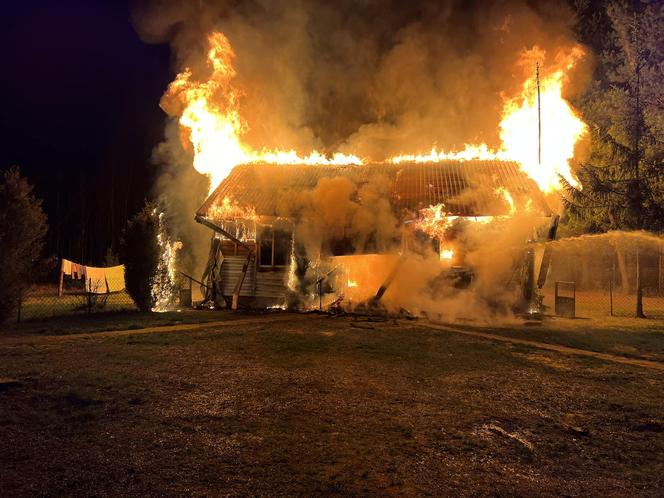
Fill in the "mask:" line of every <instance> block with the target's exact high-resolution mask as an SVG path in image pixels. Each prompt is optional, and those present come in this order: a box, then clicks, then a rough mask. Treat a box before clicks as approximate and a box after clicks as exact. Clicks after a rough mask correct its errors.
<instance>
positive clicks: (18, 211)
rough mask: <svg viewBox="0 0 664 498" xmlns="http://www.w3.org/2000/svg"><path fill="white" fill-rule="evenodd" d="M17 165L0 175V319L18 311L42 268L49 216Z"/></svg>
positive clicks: (6, 318) (3, 320)
mask: <svg viewBox="0 0 664 498" xmlns="http://www.w3.org/2000/svg"><path fill="white" fill-rule="evenodd" d="M32 190H33V187H32V185H30V184H29V183H28V181H27V180H26V179H25V178H23V177H22V176H21V172H20V170H19V169H18V168H17V167H13V168H11V169H9V170H6V171H3V172H2V174H1V175H0V322H5V321H7V320H8V319H9V318H10V317H11V316H12V315H13V313H14V312H15V311H16V306H17V305H18V301H19V299H20V298H21V297H22V296H23V294H24V293H25V291H26V290H27V289H28V287H29V286H30V283H31V281H32V279H33V278H34V276H35V275H36V273H37V272H38V268H39V263H40V261H39V258H40V256H41V251H42V249H43V247H44V236H45V235H46V230H47V225H46V215H45V214H44V211H43V210H42V203H41V200H40V199H38V198H37V197H35V196H34V195H33V193H32Z"/></svg>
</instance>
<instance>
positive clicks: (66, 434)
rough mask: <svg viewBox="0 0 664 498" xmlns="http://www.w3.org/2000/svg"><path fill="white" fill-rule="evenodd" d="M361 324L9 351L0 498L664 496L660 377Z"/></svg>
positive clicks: (313, 322) (1, 413)
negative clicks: (119, 497)
mask: <svg viewBox="0 0 664 498" xmlns="http://www.w3.org/2000/svg"><path fill="white" fill-rule="evenodd" d="M217 318H219V317H217ZM362 325H363V326H364V327H366V328H357V327H352V326H351V323H350V322H349V320H347V319H341V318H315V317H298V318H294V319H293V320H292V321H289V322H287V323H283V322H282V323H278V324H277V323H272V324H271V323H269V322H268V321H266V322H265V323H264V324H258V325H246V324H245V325H238V326H237V327H233V326H231V327H226V328H224V329H223V331H221V330H220V331H215V330H201V331H196V332H186V333H184V332H183V333H169V334H150V335H142V336H138V335H131V336H123V337H115V338H97V339H86V340H84V341H83V340H81V341H74V342H68V343H44V344H43V345H38V346H12V347H8V346H4V347H3V346H0V364H1V365H2V371H0V374H1V375H6V376H10V377H14V378H16V379H18V380H19V381H20V386H14V387H9V388H7V389H6V390H5V391H4V392H0V398H1V401H0V425H1V428H2V430H0V446H1V447H2V451H3V458H2V460H3V465H2V466H0V494H2V495H3V496H34V495H42V494H49V495H66V496H81V495H86V496H88V495H127V496H163V495H196V496H202V495H207V496H210V495H212V496H216V495H240V494H242V495H247V494H253V495H255V494H260V495H280V496H283V495H287V496H293V495H322V494H325V495H327V494H344V495H348V494H350V495H422V494H430V495H492V496H495V495H510V496H511V495H522V496H537V495H560V494H568V495H600V494H602V495H608V496H624V495H627V494H631V495H643V496H648V495H651V496H656V495H658V494H659V491H660V490H661V489H662V486H663V485H664V482H663V478H662V476H663V475H664V474H663V472H662V471H663V470H664V457H663V455H664V432H663V431H664V422H663V420H664V406H663V404H662V401H661V400H662V399H663V394H664V389H663V380H664V379H663V378H662V375H661V374H658V373H656V372H653V371H650V370H646V369H639V368H632V367H627V366H622V365H616V364H608V363H604V362H601V361H598V360H594V359H583V358H576V357H569V356H566V357H563V356H559V355H557V354H555V353H550V352H543V351H539V350H534V349H531V348H527V347H523V346H518V347H517V346H511V345H509V344H504V343H494V342H490V341H484V340H480V339H473V338H469V337H464V336H461V335H457V334H450V333H445V332H441V331H435V330H430V329H426V328H423V327H421V326H419V325H418V324H417V323H412V324H406V325H403V324H399V325H396V324H394V323H393V322H381V323H373V322H369V323H364V324H362ZM512 332H513V333H515V334H521V333H522V332H523V331H522V330H521V329H512ZM568 332H569V331H568ZM503 333H508V332H507V331H506V330H503ZM529 333H530V332H529ZM548 333H549V334H550V335H551V337H553V336H554V335H555V334H554V332H552V331H549V332H548ZM659 337H660V338H661V335H660V336H659ZM659 344H660V346H659V347H660V348H661V347H662V346H663V344H664V341H662V340H661V339H659ZM607 347H608V346H607ZM650 347H652V348H654V347H655V346H653V345H652V344H651V345H650Z"/></svg>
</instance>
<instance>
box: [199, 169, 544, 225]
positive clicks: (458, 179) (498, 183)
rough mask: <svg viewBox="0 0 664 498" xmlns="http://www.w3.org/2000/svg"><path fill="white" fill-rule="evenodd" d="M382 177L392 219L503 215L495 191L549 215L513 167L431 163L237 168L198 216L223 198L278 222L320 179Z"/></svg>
mask: <svg viewBox="0 0 664 498" xmlns="http://www.w3.org/2000/svg"><path fill="white" fill-rule="evenodd" d="M379 176H382V177H385V178H386V179H387V181H389V182H390V183H391V184H392V186H393V188H392V195H391V199H390V201H391V204H392V206H393V208H394V211H395V213H403V212H404V210H407V211H410V212H416V211H417V210H419V209H422V208H426V207H429V206H434V205H437V204H441V203H442V204H444V205H445V211H446V212H447V213H448V214H451V215H457V216H482V215H501V214H506V204H505V202H504V201H501V199H500V198H499V197H498V196H497V195H496V189H498V188H499V187H503V188H505V189H506V190H507V191H509V193H510V195H511V196H512V197H513V198H514V200H515V201H516V202H517V203H519V202H520V201H523V200H524V199H532V201H533V205H534V207H535V209H536V210H537V211H540V212H541V213H542V214H549V209H548V207H547V206H546V203H545V202H544V199H543V196H542V194H541V192H540V190H539V189H538V187H537V184H536V183H535V182H534V181H533V180H532V179H530V178H529V177H528V176H527V175H525V174H524V173H523V172H522V171H521V170H520V169H519V166H518V164H517V163H515V162H506V161H480V160H476V161H451V160H450V161H440V162H435V163H434V162H431V163H405V162H404V163H399V164H392V163H371V164H365V165H361V166H355V165H344V166H327V165H325V166H323V165H321V166H318V165H317V166H307V165H275V164H266V163H250V164H241V165H238V166H236V167H235V168H233V170H232V171H231V173H230V175H229V176H228V177H227V178H226V179H225V180H224V181H222V182H221V184H220V185H219V186H218V187H217V188H216V190H215V191H214V192H213V193H212V194H211V195H210V197H209V198H208V199H207V200H206V201H205V203H204V204H203V205H202V206H201V208H200V209H199V210H198V212H197V214H198V215H200V216H203V217H207V218H214V215H213V213H214V206H215V205H218V204H219V203H221V202H222V201H223V200H224V199H225V198H228V199H230V200H231V201H232V202H233V204H234V205H237V206H238V207H240V208H253V209H254V210H255V212H256V214H257V215H261V216H277V215H278V212H277V204H278V202H279V201H280V200H281V201H283V197H284V194H286V195H287V194H288V193H289V192H297V191H306V190H313V189H314V188H316V186H317V185H318V182H319V181H320V180H321V179H322V178H334V177H345V178H348V179H349V180H351V181H352V182H353V183H355V184H356V185H357V186H358V187H359V186H361V185H363V184H366V183H368V182H369V181H370V180H372V179H374V178H376V177H379Z"/></svg>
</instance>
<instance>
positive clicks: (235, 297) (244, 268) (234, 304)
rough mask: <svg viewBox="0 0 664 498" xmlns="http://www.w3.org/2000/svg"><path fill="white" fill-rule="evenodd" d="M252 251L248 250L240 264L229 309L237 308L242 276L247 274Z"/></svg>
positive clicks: (242, 280) (242, 281)
mask: <svg viewBox="0 0 664 498" xmlns="http://www.w3.org/2000/svg"><path fill="white" fill-rule="evenodd" d="M253 254H254V252H253V251H252V250H249V254H247V259H246V260H245V261H244V265H242V273H240V278H239V279H238V281H237V284H235V290H234V291H233V301H232V303H231V309H232V310H233V311H235V310H237V306H238V302H239V300H240V291H241V290H242V284H243V283H244V278H245V277H246V276H247V270H248V269H249V263H251V258H252V256H253Z"/></svg>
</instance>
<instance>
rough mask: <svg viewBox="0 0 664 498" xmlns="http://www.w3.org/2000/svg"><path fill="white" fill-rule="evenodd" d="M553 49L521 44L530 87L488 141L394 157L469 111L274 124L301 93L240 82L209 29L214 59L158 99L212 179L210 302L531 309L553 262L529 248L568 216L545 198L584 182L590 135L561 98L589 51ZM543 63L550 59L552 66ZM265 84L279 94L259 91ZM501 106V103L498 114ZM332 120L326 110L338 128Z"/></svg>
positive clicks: (512, 97)
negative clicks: (346, 131) (581, 172)
mask: <svg viewBox="0 0 664 498" xmlns="http://www.w3.org/2000/svg"><path fill="white" fill-rule="evenodd" d="M245 49H246V47H245ZM520 50H521V49H520ZM545 52H546V51H545V50H542V49H541V48H539V47H537V46H535V45H533V47H532V49H531V50H526V51H524V52H522V53H520V54H518V55H517V54H515V57H514V64H515V67H518V68H519V70H518V71H516V72H515V73H514V74H512V72H510V74H511V76H510V78H512V77H518V76H515V75H517V74H523V77H524V81H523V82H522V84H514V83H515V82H514V81H513V82H512V83H513V84H512V86H511V89H510V90H509V93H504V92H503V90H502V89H497V90H496V91H495V92H493V95H495V97H497V98H499V99H500V100H501V104H502V114H501V115H500V116H494V117H495V118H496V119H498V120H499V122H496V128H495V136H493V137H490V140H491V141H492V143H493V148H491V147H489V146H487V145H486V144H484V143H481V144H477V145H470V144H466V145H465V149H464V150H460V151H457V152H445V151H443V150H440V149H436V148H433V149H431V152H429V153H419V154H413V155H410V154H408V155H401V156H394V155H393V154H395V153H396V152H400V151H403V150H405V151H413V150H414V151H421V150H422V147H423V146H422V143H423V141H426V142H427V143H429V144H431V143H437V140H439V139H440V140H445V141H446V142H447V141H448V140H446V134H450V133H451V134H455V132H456V131H457V130H455V129H454V128H455V127H457V126H458V127H459V128H468V127H470V126H473V123H472V120H470V119H469V120H468V123H465V122H463V120H465V117H466V116H467V115H466V114H464V113H465V111H463V112H461V111H460V112H457V113H453V118H450V119H449V120H447V121H445V122H444V123H439V125H440V126H434V127H427V126H425V124H426V123H429V122H430V121H427V120H426V119H425V118H426V116H427V115H428V114H429V113H430V112H434V113H435V111H433V109H435V108H432V109H431V110H429V109H428V108H427V109H425V110H424V111H422V112H421V113H420V114H422V113H423V118H424V119H423V121H422V122H423V124H422V126H423V128H422V129H420V126H415V127H408V126H405V124H407V123H411V124H412V121H413V120H414V121H415V122H418V118H417V116H418V115H419V114H418V113H417V112H414V113H410V112H409V110H408V109H406V111H407V112H405V114H404V119H405V118H406V117H407V118H408V119H405V121H404V122H403V123H404V126H405V127H404V126H396V125H395V123H398V122H399V120H398V119H396V121H395V118H394V116H392V119H386V118H385V116H383V112H382V111H383V108H382V107H381V108H378V109H376V112H377V114H376V116H375V119H373V120H369V122H366V123H365V122H363V121H362V122H361V123H359V124H358V128H357V129H356V130H355V132H353V133H351V134H350V135H348V136H345V138H343V137H341V138H340V139H339V137H338V139H336V140H334V141H333V142H331V143H330V142H327V141H326V140H323V139H321V137H317V136H316V132H315V130H314V128H312V127H311V126H310V124H311V123H309V121H308V120H305V121H304V122H302V123H300V124H299V125H298V126H296V127H294V128H293V127H292V126H291V124H290V121H288V120H287V121H288V123H282V122H281V121H280V120H279V119H277V120H276V122H275V121H273V120H272V118H274V117H277V118H280V117H282V116H283V115H284V110H285V109H286V110H292V109H293V106H292V105H291V101H292V99H293V98H294V97H297V98H296V99H295V100H298V99H299V98H300V97H302V96H303V95H304V94H303V93H302V92H303V91H304V90H303V88H304V87H303V88H300V87H298V91H297V92H295V93H293V94H289V95H288V98H287V99H285V100H284V99H282V98H280V97H276V96H275V95H281V93H280V92H281V91H282V90H283V88H282V86H281V85H282V84H283V81H284V80H283V79H279V78H275V79H271V78H268V79H267V81H263V80H262V79H261V78H260V77H253V78H250V79H248V80H247V79H245V78H241V77H239V75H240V73H239V72H236V70H235V68H234V66H233V63H234V59H235V52H234V50H233V48H232V46H231V42H230V40H229V39H228V38H227V37H226V36H225V35H224V34H223V33H221V32H219V31H214V32H211V33H209V34H208V36H207V52H206V53H205V59H200V60H197V63H196V64H195V65H193V66H191V67H185V68H184V69H183V70H182V71H181V72H180V73H179V74H178V75H177V77H176V78H175V80H174V81H173V82H172V83H171V84H170V85H169V88H168V90H167V91H166V93H165V94H164V96H163V98H162V101H161V106H162V108H163V109H164V110H165V111H166V112H167V113H168V114H169V115H170V116H172V117H173V118H176V119H177V123H178V125H179V129H178V131H179V133H171V134H170V136H171V140H169V142H168V143H167V144H165V147H164V148H163V152H165V153H166V155H169V154H170V156H169V157H172V156H174V157H175V158H176V162H180V163H184V164H185V165H186V166H187V167H189V168H190V167H191V166H192V165H193V167H194V169H195V170H196V171H197V172H198V173H201V174H204V175H206V176H207V177H208V178H209V180H210V192H209V193H208V198H207V200H206V201H205V202H204V204H203V205H202V206H201V207H200V208H199V209H198V211H197V213H196V216H195V218H196V221H197V222H198V223H200V224H202V225H205V226H206V227H208V228H210V229H211V230H212V235H213V236H212V240H211V243H210V249H209V256H208V258H207V264H206V266H205V270H204V272H203V277H202V281H203V284H204V285H203V287H204V289H205V295H206V298H207V300H208V301H209V302H215V303H216V304H217V305H227V306H230V307H232V308H237V307H238V306H240V305H246V306H256V307H267V306H293V307H297V308H309V307H312V306H316V307H319V306H320V307H325V306H344V307H351V308H353V307H356V306H358V305H363V304H366V303H372V304H381V305H385V307H387V308H390V309H392V310H394V309H397V310H398V309H399V308H401V307H404V308H407V309H409V310H412V311H415V312H428V310H431V309H440V308H441V304H440V303H445V304H444V307H445V309H446V310H447V311H449V310H450V309H452V308H453V307H454V306H455V302H457V301H459V302H460V305H459V308H465V309H470V310H477V309H480V307H482V306H485V305H486V306H488V308H487V309H488V310H489V311H490V313H488V314H487V316H490V315H491V313H493V310H495V309H497V308H500V309H501V310H503V311H504V310H507V309H511V308H512V306H513V305H514V304H515V303H517V302H519V301H520V302H521V304H522V305H524V303H525V306H526V307H528V306H529V303H530V302H531V301H532V300H533V299H534V289H535V288H536V287H541V285H542V284H543V281H544V279H545V277H546V272H547V267H548V261H549V255H548V254H546V252H545V251H544V250H542V249H541V248H540V249H537V248H536V247H535V244H531V243H532V242H536V241H537V240H538V239H541V238H545V237H548V238H551V237H553V236H555V228H556V226H557V219H558V218H557V216H556V215H555V214H553V213H552V210H551V209H550V208H549V207H548V206H547V202H548V201H551V200H552V198H553V197H555V196H556V193H557V192H559V191H560V190H561V189H562V182H561V178H564V180H565V182H566V183H567V184H570V185H577V184H578V183H577V179H576V177H575V176H574V173H573V171H572V167H571V164H570V160H571V159H572V158H573V157H574V154H575V147H576V144H577V142H578V141H579V139H580V138H581V137H583V136H584V135H585V134H586V131H587V127H586V125H585V124H584V123H583V121H582V120H581V119H580V118H579V117H578V116H577V114H576V113H575V111H574V109H573V108H572V107H571V106H570V105H569V103H568V102H567V101H566V100H565V98H563V83H564V82H565V81H566V74H567V72H568V71H570V70H571V69H572V68H573V67H574V66H575V63H576V62H577V61H578V60H579V59H581V58H582V57H583V54H584V52H583V49H582V48H581V47H579V46H577V45H575V44H571V45H569V46H565V47H561V48H560V49H556V50H554V51H552V52H551V54H550V55H546V53H545ZM197 53H198V52H197ZM249 53H253V52H252V51H251V50H249ZM200 54H201V55H202V53H200ZM261 54H263V52H260V53H259V54H258V55H256V54H253V55H254V56H257V57H259V59H260V57H262V55H261ZM540 60H542V61H547V63H548V65H547V67H546V70H544V71H542V70H541V68H540V65H539V61H540ZM250 62H251V61H250ZM524 68H528V69H524ZM244 70H245V71H247V67H246V66H245V67H244ZM381 74H382V73H381ZM390 74H392V73H390ZM440 74H441V75H448V74H450V73H446V72H441V73H440ZM297 75H298V76H299V73H297ZM254 76H255V75H254ZM236 77H238V78H236ZM499 80H500V78H498V79H497V80H496V81H499ZM326 81H327V80H326ZM390 81H391V80H390ZM443 83H444V81H441V84H443ZM266 85H267V87H269V88H272V87H274V88H273V90H274V91H275V92H276V94H274V95H273V97H274V99H272V98H269V97H268V95H272V94H270V93H269V92H268V93H263V90H265V89H266V88H267V87H266ZM372 88H373V87H372ZM518 89H520V90H518ZM390 95H391V94H390ZM430 98H431V99H433V100H435V101H438V99H439V96H438V94H436V95H431V96H430ZM365 100H368V101H370V100H371V99H368V97H367V99H365ZM466 100H467V101H472V99H466ZM363 101H364V100H363ZM406 101H407V102H411V103H412V102H417V101H418V99H415V98H414V99H406ZM452 101H454V99H450V102H452ZM276 104H279V105H276ZM281 104H284V106H283V107H282V106H281ZM445 104H446V106H447V104H448V102H445ZM273 105H276V107H274V106H273ZM243 106H244V107H243ZM265 106H267V107H265ZM446 106H443V108H442V109H441V108H437V109H438V110H439V111H441V110H445V109H446V108H447V107H446ZM500 107H501V105H499V104H497V103H494V105H493V111H494V112H496V109H500ZM351 114H352V113H351ZM498 114H500V112H499V111H498ZM542 116H544V117H545V118H544V119H542ZM338 117H339V116H336V117H335V116H332V115H329V120H330V126H329V127H330V128H335V126H332V124H333V122H334V120H335V119H337V118H338ZM421 117H422V116H421ZM548 119H550V120H548ZM296 121H297V120H296ZM480 121H481V120H479V121H478V120H475V125H476V124H477V123H478V122H480ZM436 122H437V120H436ZM543 123H544V125H543ZM319 124H320V126H318V128H321V129H322V128H327V127H326V126H323V123H319ZM337 124H338V123H337ZM418 130H419V131H418ZM171 131H173V130H171ZM466 131H468V133H469V136H472V137H477V136H482V135H481V134H480V133H476V130H466ZM424 132H425V134H426V137H422V136H419V135H422V133H424ZM498 138H499V141H498V140H497V139H498ZM449 142H450V143H454V144H459V143H464V142H460V140H459V139H458V137H457V139H456V140H454V139H453V138H452V137H449ZM418 144H419V145H418ZM317 146H318V147H320V146H323V147H325V149H326V151H327V150H333V149H332V147H335V148H336V147H338V148H340V149H341V150H342V151H343V153H342V152H338V153H328V152H325V153H321V152H319V151H317V150H316V148H315V147H317ZM424 147H425V150H426V147H427V145H426V144H425V145H424ZM178 151H180V152H183V153H178ZM301 151H305V152H304V154H302V152H301ZM168 185H169V188H171V189H172V190H176V195H175V196H176V197H178V198H181V197H187V196H188V195H189V192H185V193H182V192H181V190H182V187H181V184H178V183H177V182H169V183H168ZM545 198H546V201H547V202H545ZM554 202H555V199H554ZM557 202H558V203H559V202H560V201H559V199H558V200H557ZM547 228H548V229H547ZM185 250H187V248H186V247H185ZM538 268H539V270H538ZM538 272H539V275H537V277H536V274H537V273H538Z"/></svg>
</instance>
